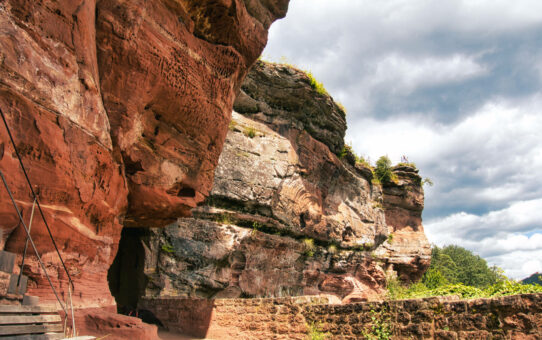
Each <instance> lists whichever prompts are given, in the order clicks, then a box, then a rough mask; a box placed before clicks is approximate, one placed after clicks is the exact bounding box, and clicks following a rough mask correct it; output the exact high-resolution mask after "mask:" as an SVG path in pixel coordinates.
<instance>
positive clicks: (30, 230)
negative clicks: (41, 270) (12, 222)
mask: <svg viewBox="0 0 542 340" xmlns="http://www.w3.org/2000/svg"><path fill="white" fill-rule="evenodd" d="M34 208H36V200H34V203H33V204H32V211H31V213H30V221H29V222H28V233H29V234H30V233H31V232H32V221H34V210H35V209H34ZM19 224H20V223H19ZM27 250H28V237H27V238H26V242H25V243H24V250H23V260H22V261H21V271H20V272H19V278H18V279H17V287H19V285H20V284H21V277H22V276H23V268H24V260H25V258H26V251H27Z"/></svg>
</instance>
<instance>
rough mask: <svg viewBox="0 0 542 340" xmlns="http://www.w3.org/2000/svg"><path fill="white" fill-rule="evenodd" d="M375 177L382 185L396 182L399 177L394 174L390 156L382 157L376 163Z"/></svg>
mask: <svg viewBox="0 0 542 340" xmlns="http://www.w3.org/2000/svg"><path fill="white" fill-rule="evenodd" d="M374 173H375V176H376V178H377V179H378V181H380V182H381V183H390V182H396V181H397V176H396V175H395V174H394V173H393V171H392V167H391V161H390V159H389V158H388V156H382V157H380V158H379V159H378V160H377V161H376V168H375V170H374Z"/></svg>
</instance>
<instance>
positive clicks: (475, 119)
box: [263, 0, 542, 279]
mask: <svg viewBox="0 0 542 340" xmlns="http://www.w3.org/2000/svg"><path fill="white" fill-rule="evenodd" d="M263 58H264V59H265V60H271V61H276V62H280V61H287V62H288V63H292V64H295V65H297V66H298V67H300V68H302V69H306V70H310V71H312V73H313V74H314V76H315V78H317V79H318V80H319V81H321V82H322V83H323V84H324V86H325V87H326V89H327V90H328V92H329V93H330V94H331V95H332V96H333V98H334V99H335V100H337V101H339V102H341V103H342V104H343V105H344V106H345V107H346V110H347V122H348V130H347V132H346V138H345V140H346V141H347V142H348V143H351V144H352V147H353V149H354V150H355V152H356V153H357V154H359V155H362V156H364V157H365V158H369V159H370V160H371V161H372V162H373V163H374V162H375V161H376V160H377V159H378V158H379V157H380V156H382V155H388V156H389V157H390V159H391V160H392V161H393V162H399V161H400V160H401V156H403V155H404V156H406V157H407V158H408V160H409V161H411V162H415V163H416V165H417V166H418V168H419V169H420V174H421V175H422V177H429V178H430V179H431V180H432V181H433V183H434V186H432V187H429V186H425V209H424V212H423V219H424V227H425V231H426V234H427V236H428V238H429V241H430V242H431V243H433V244H436V245H438V246H444V245H448V244H456V245H460V246H462V247H465V248H467V249H469V250H472V251H473V252H474V253H476V254H478V255H480V256H482V257H483V258H485V259H486V260H487V262H488V263H489V264H490V265H497V266H499V267H501V268H503V269H504V270H505V273H506V275H508V276H509V277H512V278H515V279H521V278H525V277H527V276H529V275H531V274H532V273H534V272H537V271H538V272H542V1H540V0H515V1H509V0H468V1H464V0H432V1H431V0H378V1H374V0H371V1H370V0H291V1H290V8H289V10H288V14H287V16H286V18H285V19H282V20H279V21H277V22H275V23H274V24H273V26H271V30H270V32H269V42H268V45H267V47H266V49H265V50H264V52H263Z"/></svg>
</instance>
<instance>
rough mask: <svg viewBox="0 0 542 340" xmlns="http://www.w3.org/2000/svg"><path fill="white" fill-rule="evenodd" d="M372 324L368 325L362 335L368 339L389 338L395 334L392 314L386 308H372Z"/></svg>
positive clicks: (381, 339)
mask: <svg viewBox="0 0 542 340" xmlns="http://www.w3.org/2000/svg"><path fill="white" fill-rule="evenodd" d="M370 313H371V324H370V325H369V326H366V328H365V330H364V331H363V332H362V335H363V337H364V338H365V339H367V340H389V339H391V336H392V334H393V331H392V326H391V322H390V316H389V315H388V313H387V310H386V309H385V308H384V309H382V310H380V311H379V312H376V311H375V310H371V311H370Z"/></svg>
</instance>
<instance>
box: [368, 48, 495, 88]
mask: <svg viewBox="0 0 542 340" xmlns="http://www.w3.org/2000/svg"><path fill="white" fill-rule="evenodd" d="M485 72H486V68H485V67H484V66H482V65H480V64H478V63H477V62H476V61H475V60H474V58H472V57H469V56H465V55H461V54H456V55H452V56H447V57H445V58H434V57H426V58H422V59H419V58H418V59H414V58H405V57H404V56H400V55H397V54H392V55H389V56H387V57H385V58H384V59H382V60H381V61H378V62H377V64H376V68H375V72H374V74H373V75H372V77H371V80H370V83H371V85H369V86H370V87H375V86H382V85H383V86H384V88H385V89H386V90H387V91H401V92H406V93H410V92H412V91H413V90H414V89H416V88H418V87H420V86H431V85H439V84H445V83H453V82H457V81H460V80H465V79H468V78H472V77H475V76H477V75H481V74H484V73H485Z"/></svg>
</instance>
